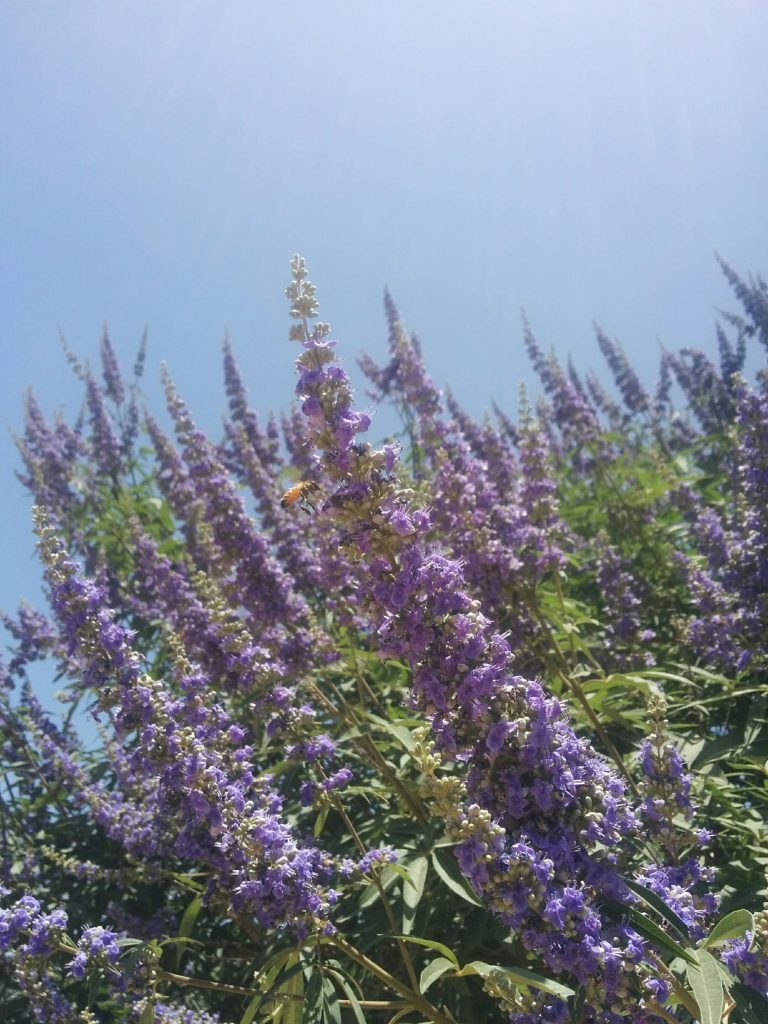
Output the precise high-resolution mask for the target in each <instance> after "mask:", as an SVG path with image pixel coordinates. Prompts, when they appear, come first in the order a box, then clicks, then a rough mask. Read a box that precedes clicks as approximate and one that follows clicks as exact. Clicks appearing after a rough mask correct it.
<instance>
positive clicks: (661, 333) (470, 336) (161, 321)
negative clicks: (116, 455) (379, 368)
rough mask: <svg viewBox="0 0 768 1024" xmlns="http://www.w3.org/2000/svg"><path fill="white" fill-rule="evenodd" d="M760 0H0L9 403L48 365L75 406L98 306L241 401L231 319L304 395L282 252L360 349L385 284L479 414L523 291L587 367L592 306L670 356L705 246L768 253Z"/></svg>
mask: <svg viewBox="0 0 768 1024" xmlns="http://www.w3.org/2000/svg"><path fill="white" fill-rule="evenodd" d="M766 39H768V2H766V0H752V2H748V0H741V2H739V0H719V2H707V0H674V2H670V0H642V2H641V0H636V2H630V0H626V2H616V0H599V2H598V0H560V2H547V0H499V2H486V0H460V2H459V0H439V2H438V0H377V2H372V0H371V2H368V0H344V2H337V0H320V2H314V3H310V2H306V3H297V2H289V0H268V2H259V0H215V2H214V0H205V2H201V0H162V2H159V3H158V2H157V0H151V2H149V0H129V2H123V0H106V2H105V0H95V2H94V0H67V2H61V0H34V3H25V2H24V0H15V2H14V0H6V2H5V3H4V4H2V5H1V6H0V140H2V160H1V161H0V238H1V239H2V245H1V246H0V293H1V296H2V297H1V298H0V339H1V343H2V355H3V363H2V371H3V372H2V375H1V378H0V387H1V388H2V410H3V421H4V426H5V427H6V428H12V427H15V426H17V425H18V424H19V423H20V420H21V392H22V390H23V389H24V388H25V387H26V386H27V385H30V384H31V385H33V386H34V388H35V389H36V391H37V392H38V394H39V396H40V400H41V402H42V403H43V405H44V407H45V408H46V409H48V410H52V409H53V408H55V407H56V406H57V405H63V406H64V407H65V409H66V411H67V412H69V413H70V414H74V412H75V410H76V408H77V405H78V402H79V389H78V387H77V385H76V383H75V382H73V380H72V379H71V375H70V373H69V370H68V368H67V366H66V364H65V362H64V359H63V356H62V355H61V352H60V349H59V344H58V330H59V329H61V330H62V331H63V333H64V334H65V335H66V337H67V339H68V341H69V343H70V345H71V347H72V348H73V349H74V350H75V351H76V352H77V353H79V354H80V355H81V356H83V357H92V358H93V357H95V355H96V352H97V343H98V337H99V334H100V331H101V326H102V323H103V322H104V321H108V322H109V325H110V331H111V336H112V339H113V342H114V344H115V346H116V348H117V350H118V352H120V353H122V354H124V356H125V359H126V360H127V361H132V359H133V355H134V352H135V347H136V344H137V342H138V339H139V337H140V335H141V332H142V330H143V328H144V325H145V324H146V325H148V327H149V339H150V348H149V363H148V392H149V394H150V397H151V398H152V399H153V401H154V399H155V396H157V395H158V388H157V386H156V384H155V381H156V378H157V367H158V364H159V362H160V360H161V359H165V360H167V361H168V363H169V364H170V367H171V371H172V373H173V374H174V376H175V378H176V380H177V383H178V384H179V387H180V389H181V391H182V394H184V396H185V397H186V398H187V400H188V402H189V404H190V405H191V407H192V409H193V411H194V413H195V415H196V417H197V419H198V420H199V421H200V422H201V423H202V424H203V425H204V426H206V427H207V428H212V429H215V428H216V426H217V424H218V422H219V416H220V413H221V411H222V410H223V408H224V398H223V387H222V384H221V372H220V342H221V339H222V336H223V334H224V331H225V329H229V331H230V333H231V336H232V341H233V344H234V346H235V349H236V351H237V353H238V355H239V359H240V362H241V366H242V368H243V370H244V372H245V374H246V377H247V379H248V380H249V383H250V387H251V391H252V394H253V398H254V403H255V404H256V405H257V406H259V407H261V408H262V409H265V410H266V409H268V408H270V407H272V408H278V407H280V406H284V405H285V404H286V403H287V402H288V401H289V399H290V394H291V390H292V387H293V374H292V369H291V360H292V356H293V353H292V351H291V349H290V348H289V347H288V344H287V342H286V341H285V337H286V330H287V319H286V301H285V299H284V296H283V292H282V290H283V288H284V286H285V284H286V278H287V263H288V259H289V258H290V256H291V254H292V253H293V252H295V251H298V252H301V253H303V254H304V255H305V256H306V257H307V259H308V261H309V265H310V270H311V274H312V278H313V280H315V281H316V283H317V285H318V287H319V290H320V298H321V305H322V310H323V314H324V317H325V318H326V319H329V320H330V321H331V323H332V325H333V327H334V334H335V335H336V336H337V337H339V338H340V339H341V340H342V342H343V346H344V347H343V351H345V352H346V353H347V354H348V357H349V358H350V359H351V357H352V356H353V355H355V354H357V353H358V352H359V351H360V350H361V349H362V348H368V349H369V350H370V351H372V352H373V353H374V354H377V353H381V352H382V351H383V346H384V338H385V330H384V322H383V317H382V312H381V295H382V289H383V287H384V285H385V284H386V285H388V286H389V288H390V289H391V291H392V292H393V294H394V296H395V299H396V301H397V302H398V304H399V306H400V308H401V310H402V312H403V314H404V316H405V318H406V321H407V322H408V324H409V325H410V326H411V327H413V328H415V329H416V330H417V331H418V332H419V334H420V336H421V338H422V341H423V345H424V349H425V352H426V354H427V357H428V360H429V364H430V368H431V371H432V374H433V376H434V377H435V379H436V380H437V382H438V383H439V384H441V385H444V384H447V383H450V385H451V386H452V387H453V389H454V391H455V392H456V393H457V395H458V396H459V398H460V399H462V400H463V401H464V403H465V404H466V405H467V406H468V407H469V408H470V409H471V410H472V411H473V412H475V413H478V414H479V413H480V412H481V411H482V409H483V408H485V407H486V406H487V404H488V400H489V397H490V396H491V395H493V396H494V397H495V398H496V399H497V400H499V401H501V402H502V403H504V402H509V403H513V402H514V399H515V393H516V383H517V381H518V380H520V379H521V378H522V377H524V376H527V375H528V366H527V362H526V357H525V355H524V353H523V351H522V347H521V343H520V329H519V323H520V311H521V309H522V308H525V310H526V311H527V313H528V316H529V318H530V320H531V323H532V325H533V327H534V329H535V330H536V332H537V333H538V335H539V337H540V340H541V341H542V342H543V343H544V344H545V345H547V346H548V345H550V344H554V345H555V346H556V347H557V348H558V350H559V351H560V352H562V353H563V354H567V353H568V352H570V353H572V354H573V355H574V358H575V359H576V361H577V363H578V364H579V365H582V366H589V365H595V364H597V363H598V362H599V357H598V353H597V349H596V344H595V342H594V338H593V333H592V327H591V323H592V320H593V319H596V320H598V321H599V322H600V323H601V324H602V326H603V327H604V328H605V329H606V330H607V331H608V333H609V334H612V335H616V336H618V337H619V338H620V340H621V341H622V342H623V344H624V345H625V347H626V348H627V350H628V351H629V353H630V354H631V355H632V357H633V359H634V360H635V362H636V364H637V365H638V366H639V367H640V368H641V370H642V371H643V374H644V376H645V377H646V378H647V379H650V378H651V377H652V376H653V374H654V372H655V365H656V361H657V356H658V342H659V341H661V342H663V343H665V344H667V345H669V346H679V345H695V346H700V347H705V348H711V347H712V345H713V338H714V333H713V322H714V310H715V307H716V306H727V307H730V306H732V302H731V299H730V292H729V290H728V288H727V286H726V285H725V283H724V281H723V280H722V278H721V276H720V272H719V269H718V267H717V265H716V263H715V259H714V255H713V254H714V251H715V250H717V251H719V252H720V253H721V254H722V255H723V256H724V257H725V258H726V259H727V260H728V261H729V262H730V263H732V265H733V266H734V267H735V268H736V269H737V270H738V271H739V272H741V273H743V274H747V273H749V272H750V271H757V272H762V273H765V272H766V271H768V258H767V257H766V239H767V238H768V116H767V115H766V97H768V60H766V47H765V43H766ZM0 462H1V463H2V465H1V466H0V469H2V479H3V480H4V481H5V483H4V485H3V486H4V490H3V495H4V501H3V503H2V515H1V517H0V530H1V532H0V559H1V564H2V566H3V573H2V583H1V584H0V605H4V606H5V607H6V608H12V607H13V606H14V605H15V603H16V599H17V597H18V596H20V595H22V594H24V595H26V596H28V597H30V598H33V599H35V597H36V591H37V584H36V580H37V576H38V573H37V568H36V565H35V563H34V562H33V560H32V558H31V550H32V543H31V539H30V530H29V518H28V508H27V500H26V497H25V495H24V494H23V492H22V491H21V488H20V487H19V486H18V485H17V484H16V483H15V481H14V480H13V475H12V474H13V467H14V465H15V464H16V458H15V454H14V450H13V447H12V444H11V442H10V440H9V438H8V437H7V430H6V431H3V432H2V437H0Z"/></svg>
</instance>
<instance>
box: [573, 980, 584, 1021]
mask: <svg viewBox="0 0 768 1024" xmlns="http://www.w3.org/2000/svg"><path fill="white" fill-rule="evenodd" d="M586 1001H587V990H586V989H585V988H584V986H583V985H579V987H578V988H577V989H576V995H575V996H574V999H573V1003H572V1005H571V1024H579V1022H580V1021H581V1017H582V1013H583V1012H584V1003H585V1002H586Z"/></svg>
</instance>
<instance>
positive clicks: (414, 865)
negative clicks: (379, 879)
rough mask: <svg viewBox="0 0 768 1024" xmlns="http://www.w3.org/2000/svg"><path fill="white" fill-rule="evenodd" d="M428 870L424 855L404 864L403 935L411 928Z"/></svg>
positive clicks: (409, 932)
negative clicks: (405, 874)
mask: <svg viewBox="0 0 768 1024" xmlns="http://www.w3.org/2000/svg"><path fill="white" fill-rule="evenodd" d="M428 870H429V861H428V860H427V858H426V857H417V858H416V859H415V860H412V861H411V862H410V863H409V864H407V865H406V871H407V872H408V874H407V876H406V879H405V881H404V884H403V904H404V907H403V935H410V934H411V930H412V929H413V922H414V920H415V918H416V911H417V909H418V906H419V902H420V900H421V897H422V894H423V892H424V884H425V882H426V880H427V872H428Z"/></svg>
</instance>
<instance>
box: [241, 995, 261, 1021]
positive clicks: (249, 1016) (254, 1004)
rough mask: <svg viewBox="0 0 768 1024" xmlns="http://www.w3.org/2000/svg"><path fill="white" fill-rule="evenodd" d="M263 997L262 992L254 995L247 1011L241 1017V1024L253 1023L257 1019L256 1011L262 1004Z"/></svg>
mask: <svg viewBox="0 0 768 1024" xmlns="http://www.w3.org/2000/svg"><path fill="white" fill-rule="evenodd" d="M263 999H264V996H263V995H262V994H261V993H259V994H258V995H256V996H254V997H253V999H252V1000H251V1001H250V1003H248V1005H247V1006H246V1008H245V1013H244V1014H243V1016H242V1017H241V1018H240V1024H253V1022H254V1020H255V1019H256V1013H257V1011H258V1009H259V1007H260V1006H261V1004H262V1001H263Z"/></svg>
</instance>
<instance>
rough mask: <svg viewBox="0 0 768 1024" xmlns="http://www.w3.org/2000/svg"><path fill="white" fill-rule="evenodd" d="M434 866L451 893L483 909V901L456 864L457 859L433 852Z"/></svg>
mask: <svg viewBox="0 0 768 1024" xmlns="http://www.w3.org/2000/svg"><path fill="white" fill-rule="evenodd" d="M432 866H433V867H434V869H435V871H436V872H437V874H438V876H439V878H440V879H441V881H443V882H444V883H445V885H447V886H448V888H449V889H450V890H451V892H453V893H455V894H456V895H457V896H460V897H461V898H462V899H463V900H466V901H467V903H471V904H472V905H473V906H475V907H482V905H483V904H482V901H481V900H479V899H478V898H477V896H476V895H475V893H474V892H473V891H472V888H471V886H470V884H469V882H468V881H467V880H466V878H465V877H464V875H462V873H461V870H460V868H459V865H458V864H457V863H456V859H455V858H452V859H451V860H449V859H448V858H444V857H443V856H442V855H441V854H439V853H438V852H437V850H433V851H432Z"/></svg>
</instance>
